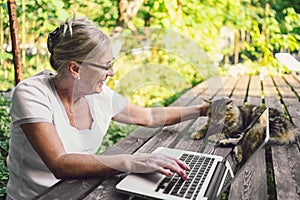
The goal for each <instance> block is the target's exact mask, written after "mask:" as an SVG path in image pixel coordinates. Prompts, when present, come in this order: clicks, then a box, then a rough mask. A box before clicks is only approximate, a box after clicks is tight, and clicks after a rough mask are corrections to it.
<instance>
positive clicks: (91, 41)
mask: <svg viewBox="0 0 300 200" xmlns="http://www.w3.org/2000/svg"><path fill="white" fill-rule="evenodd" d="M47 46H48V50H49V52H50V53H51V56H50V64H51V66H52V68H53V69H55V70H56V71H60V69H61V68H62V67H63V66H65V65H66V63H67V62H68V61H79V62H93V61H98V60H99V59H100V58H101V57H102V55H103V54H104V53H105V52H106V51H107V50H108V48H109V38H108V36H107V35H106V34H104V33H103V32H102V31H101V30H100V29H99V28H98V27H96V26H95V25H93V24H92V23H91V22H90V21H89V20H87V19H86V18H75V17H74V18H72V19H68V20H66V21H65V22H64V23H62V24H60V26H59V27H57V28H56V29H55V30H54V31H53V32H51V33H50V34H49V35H48V40H47Z"/></svg>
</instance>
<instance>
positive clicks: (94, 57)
mask: <svg viewBox="0 0 300 200" xmlns="http://www.w3.org/2000/svg"><path fill="white" fill-rule="evenodd" d="M47 42H48V50H49V52H50V53H51V57H50V63H51V66H52V67H53V69H54V70H56V73H51V72H49V71H43V72H41V73H39V74H37V75H35V76H33V77H31V78H28V79H26V80H24V81H22V82H21V83H19V84H18V86H17V87H16V89H15V92H14V95H13V100H12V107H11V135H10V136H11V140H10V150H9V156H8V158H7V165H8V168H9V182H8V185H7V199H29V198H32V197H34V196H35V195H37V194H38V193H40V192H42V191H43V190H45V189H46V188H48V187H50V186H51V185H53V184H54V183H56V182H57V181H59V179H65V178H75V177H78V178H79V177H97V176H103V175H107V174H110V175H113V174H117V173H120V172H138V173H147V172H154V171H156V172H159V173H162V174H165V175H172V173H178V174H180V175H181V176H182V177H186V175H185V170H189V166H188V165H187V164H185V163H184V162H182V161H180V160H178V159H176V158H172V157H167V156H164V155H159V154H155V155H153V154H138V155H130V154H122V155H113V156H103V155H96V154H95V153H96V151H97V149H98V148H99V146H100V145H101V142H102V138H103V136H104V135H105V133H106V131H107V129H108V127H109V123H110V121H111V120H115V121H118V122H122V123H127V124H138V125H141V126H147V127H160V126H164V125H171V124H175V123H178V122H180V121H182V120H188V119H192V118H196V117H199V116H200V115H204V114H205V113H206V108H205V106H203V105H197V106H192V107H171V108H142V107H139V106H136V105H133V104H131V103H129V102H127V101H126V100H125V99H124V98H123V97H122V96H120V95H119V94H117V93H116V92H114V91H113V90H111V89H110V88H108V87H107V86H106V85H105V80H106V79H107V77H109V76H113V75H114V71H113V69H112V66H113V61H114V58H113V54H112V48H111V46H110V42H109V38H108V37H107V36H106V35H105V34H104V33H103V32H101V30H99V29H98V28H97V27H96V26H95V25H93V24H92V23H91V22H89V21H88V20H87V19H85V18H73V19H70V20H67V21H66V22H65V23H63V24H61V25H60V26H59V27H58V28H57V29H56V30H55V31H53V32H52V33H50V34H49V37H48V41H47Z"/></svg>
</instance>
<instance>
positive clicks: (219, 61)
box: [0, 0, 300, 197]
mask: <svg viewBox="0 0 300 200" xmlns="http://www.w3.org/2000/svg"><path fill="white" fill-rule="evenodd" d="M8 2H10V1H6V0H1V2H0V83H1V84H0V91H1V96H0V118H1V121H0V151H1V158H0V179H1V182H0V196H2V197H4V196H5V189H6V188H5V187H6V186H5V185H6V182H7V180H8V172H7V169H6V156H7V151H8V145H9V143H8V141H9V123H10V118H9V106H10V95H11V92H12V91H13V88H14V87H15V84H16V80H17V78H16V77H18V78H19V79H18V80H22V79H25V78H27V77H30V76H32V75H34V74H36V73H37V72H39V71H42V70H45V69H48V70H51V67H50V64H49V61H48V59H49V53H48V51H47V45H46V41H47V36H48V33H49V32H51V31H53V30H54V29H55V28H56V27H57V26H58V24H59V22H62V21H65V20H66V19H67V18H71V17H73V14H74V13H75V15H76V16H85V17H87V18H88V19H90V20H91V21H93V22H94V23H95V24H96V25H98V26H99V28H100V29H101V30H103V31H104V32H105V33H107V34H108V35H110V36H111V37H112V38H118V36H119V35H122V36H124V35H125V36H124V37H123V38H130V39H131V41H134V43H139V44H142V43H143V42H144V43H145V42H147V37H148V35H147V31H146V32H145V30H152V31H153V30H168V33H176V35H177V36H178V35H179V36H182V38H183V39H180V40H174V41H173V40H172V38H171V39H170V40H169V41H171V42H172V41H173V42H174V43H176V44H177V45H178V48H181V47H184V46H186V42H187V41H189V42H191V41H192V43H193V44H196V47H197V48H199V49H201V52H202V53H201V55H199V56H198V57H197V55H196V56H192V57H193V59H186V57H188V56H187V55H178V53H177V54H176V53H172V52H171V53H170V51H167V49H162V48H159V46H154V47H153V46H152V48H141V47H140V46H139V48H134V47H132V48H129V49H127V50H124V53H123V54H121V55H120V56H119V57H117V59H116V65H115V66H114V69H115V73H116V74H115V77H114V78H112V79H110V80H108V82H107V85H109V86H110V87H112V88H113V89H116V90H117V91H118V92H120V93H121V94H123V95H124V96H126V97H127V98H129V100H130V101H131V102H132V103H136V104H138V105H141V106H147V107H151V106H167V105H169V104H171V103H172V102H173V101H174V100H176V99H177V98H178V97H179V95H180V94H182V93H183V92H184V91H186V90H187V89H189V88H192V87H193V86H195V85H197V84H198V83H200V82H201V81H203V80H205V79H206V78H208V77H209V76H213V75H230V76H239V75H244V74H250V75H258V74H260V73H264V75H266V74H271V75H275V74H276V75H280V74H284V73H290V72H289V71H288V69H287V68H286V67H285V66H283V65H282V64H280V63H279V62H278V61H277V60H276V59H275V57H274V55H275V53H278V52H288V53H291V54H292V55H293V56H295V57H299V56H300V53H299V49H300V1H299V0H288V1H287V0H113V1H110V0H95V1H82V0H16V13H17V15H16V20H17V22H18V30H17V36H18V39H19V41H18V47H19V48H20V66H17V67H18V69H19V71H18V73H17V74H16V73H15V68H14V67H16V66H14V60H13V46H12V40H11V33H10V31H11V30H10V21H9V7H8ZM167 36H170V35H169V34H167ZM154 40H155V39H153V38H152V40H150V41H151V42H153V41H154ZM129 46H130V45H129ZM142 46H143V45H142ZM192 50H194V49H192ZM196 53H197V51H196ZM203 55H205V56H203ZM204 57H205V58H204ZM195 59H196V60H195ZM204 60H206V61H205V62H204ZM207 60H209V61H207ZM207 62H209V63H207ZM157 66H164V67H163V68H160V67H157ZM165 66H167V69H168V70H166V67H165ZM150 67H151V69H152V70H151V72H148V71H147V69H148V68H150ZM205 68H207V69H208V68H213V69H214V70H207V69H205ZM153 69H157V70H156V71H155V70H153ZM159 69H163V70H159ZM199 69H201V70H200V71H199ZM202 69H203V70H204V71H206V70H207V73H206V72H205V73H204V72H202ZM134 70H137V71H136V74H140V76H130V72H132V71H134ZM151 73H152V74H151ZM149 74H150V75H151V77H152V78H153V76H155V83H153V81H152V80H148V81H147V77H149ZM177 76H178V77H179V79H180V80H179V79H177V78H174V77H177ZM128 79H130V80H131V82H128V81H124V80H128ZM151 81H152V82H151ZM120 83H121V84H120ZM132 83H139V84H138V85H135V86H131V85H130V84H132ZM157 83H159V84H157ZM128 88H131V90H128ZM135 128H136V127H135V126H124V125H120V124H116V123H112V124H111V127H110V129H109V133H108V134H107V137H106V138H105V141H104V147H103V149H101V150H99V151H100V152H101V151H103V150H105V148H107V147H108V146H110V145H111V144H113V143H115V142H116V141H118V140H119V139H120V138H122V137H124V136H126V134H127V133H128V132H131V131H132V130H134V129H135Z"/></svg>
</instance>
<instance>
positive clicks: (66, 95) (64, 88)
mask: <svg viewBox="0 0 300 200" xmlns="http://www.w3.org/2000/svg"><path fill="white" fill-rule="evenodd" d="M74 83H75V81H74V79H70V78H63V79H62V78H61V77H60V76H57V77H54V86H55V89H56V92H57V94H58V96H59V98H60V99H61V101H62V102H63V103H64V104H65V103H67V104H68V105H70V106H71V107H72V105H73V104H74V103H76V102H77V101H78V100H79V99H81V96H79V95H77V94H76V92H75V91H76V90H75V89H74Z"/></svg>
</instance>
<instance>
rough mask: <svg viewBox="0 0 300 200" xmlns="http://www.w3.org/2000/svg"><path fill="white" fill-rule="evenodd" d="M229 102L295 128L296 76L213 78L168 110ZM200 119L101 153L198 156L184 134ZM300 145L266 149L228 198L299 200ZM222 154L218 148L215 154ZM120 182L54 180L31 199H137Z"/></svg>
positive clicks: (143, 131) (146, 131) (299, 111)
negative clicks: (261, 108) (277, 114)
mask: <svg viewBox="0 0 300 200" xmlns="http://www.w3.org/2000/svg"><path fill="white" fill-rule="evenodd" d="M225 95H226V96H229V97H231V98H232V99H233V100H234V102H235V104H236V105H242V104H244V103H247V104H256V105H261V104H265V105H266V106H268V107H274V108H277V109H279V110H281V111H282V112H285V113H286V114H287V116H289V117H290V118H291V120H292V121H293V123H295V124H296V125H297V126H298V127H299V126H300V119H299V118H300V116H299V115H300V103H299V96H300V76H297V75H285V76H283V77H279V76H274V77H270V76H267V77H264V79H263V80H261V79H260V77H258V76H242V77H213V78H210V79H208V80H207V81H205V82H203V83H201V84H199V85H197V86H196V87H194V88H192V89H191V90H189V91H187V92H186V93H185V94H184V95H182V96H181V97H180V98H179V99H178V100H177V101H176V102H174V103H173V104H172V105H171V106H178V105H181V106H188V105H193V104H197V103H201V102H202V101H203V99H204V98H210V97H222V96H225ZM205 120H206V118H205V117H201V118H198V119H197V120H191V121H186V122H182V123H180V124H177V125H173V126H168V127H164V128H144V127H141V128H138V129H137V130H136V131H134V132H132V133H131V134H130V135H128V136H127V137H126V138H124V139H123V140H121V141H120V142H118V143H117V144H115V145H113V146H112V147H111V148H109V149H108V150H107V151H106V152H104V154H106V155H112V154H118V153H135V152H148V153H150V152H152V151H153V150H154V149H155V148H156V147H158V146H168V147H173V148H179V149H188V150H191V151H199V149H200V148H201V144H202V142H203V141H202V140H192V139H190V134H191V133H192V132H193V131H194V130H196V129H197V128H198V127H199V126H201V125H203V124H204V122H205ZM299 149H300V145H299V143H298V144H294V145H290V146H289V147H286V146H274V147H266V148H265V149H263V150H262V151H260V153H259V154H257V155H256V157H255V159H254V160H252V161H251V163H249V164H248V165H247V167H246V169H245V170H244V171H243V172H242V173H241V174H240V175H239V177H238V179H236V180H235V181H234V183H233V184H232V186H231V188H230V191H229V195H228V199H232V200H237V199H253V200H265V199H277V200H294V199H300V152H299ZM219 152H222V149H219ZM120 180H121V178H120V177H108V178H90V179H72V180H64V181H60V182H59V183H57V184H56V185H54V186H52V187H51V188H49V189H48V190H47V191H45V192H43V193H41V194H40V195H38V196H37V197H36V199H47V200H49V199H85V200H89V199H90V200H95V199H106V200H122V199H138V198H137V197H133V196H131V197H130V196H128V195H123V194H120V193H118V192H117V191H116V189H115V185H116V184H117V183H118V182H119V181H120Z"/></svg>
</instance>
